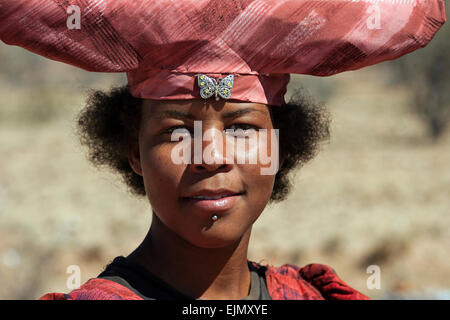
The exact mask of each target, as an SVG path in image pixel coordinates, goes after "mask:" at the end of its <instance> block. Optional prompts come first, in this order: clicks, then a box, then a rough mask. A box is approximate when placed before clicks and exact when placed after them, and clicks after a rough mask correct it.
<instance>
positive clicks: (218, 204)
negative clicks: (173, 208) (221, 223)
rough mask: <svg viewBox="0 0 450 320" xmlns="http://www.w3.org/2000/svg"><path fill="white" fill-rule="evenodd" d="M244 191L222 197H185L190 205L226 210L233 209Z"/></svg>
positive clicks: (212, 209)
mask: <svg viewBox="0 0 450 320" xmlns="http://www.w3.org/2000/svg"><path fill="white" fill-rule="evenodd" d="M241 195H242V193H239V194H234V195H227V196H224V197H222V198H220V199H198V198H184V199H185V200H186V201H187V203H188V204H189V205H192V206H194V207H197V208H198V209H202V210H205V211H224V210H229V209H231V208H232V207H233V206H234V205H235V204H236V201H237V200H238V199H239V197H240V196H241Z"/></svg>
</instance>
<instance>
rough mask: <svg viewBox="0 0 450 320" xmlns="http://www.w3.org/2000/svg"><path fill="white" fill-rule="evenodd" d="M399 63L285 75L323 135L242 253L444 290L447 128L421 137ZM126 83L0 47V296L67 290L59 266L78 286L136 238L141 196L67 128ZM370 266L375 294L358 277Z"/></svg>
mask: <svg viewBox="0 0 450 320" xmlns="http://www.w3.org/2000/svg"><path fill="white" fill-rule="evenodd" d="M445 27H448V26H445ZM447 34H448V33H447ZM436 39H437V38H436ZM438 40H439V41H446V42H448V40H449V39H448V37H447V38H443V37H442V38H441V39H437V40H436V41H438ZM430 46H431V44H430ZM427 50H429V48H428V47H427V48H425V49H422V50H421V51H423V52H421V54H423V56H424V57H425V59H426V57H427ZM430 50H431V49H430ZM415 54H416V53H414V54H413V55H415ZM448 57H449V53H448V52H447V54H446V55H444V58H445V59H447V64H444V66H448ZM402 59H403V58H402ZM396 63H399V62H398V61H393V62H385V63H382V64H380V65H377V66H372V67H369V68H366V69H364V70H359V71H355V72H348V73H345V74H340V75H336V76H333V77H329V78H314V77H309V76H293V77H292V81H291V83H290V85H289V92H292V90H293V89H295V88H296V87H297V86H299V85H303V86H304V87H305V88H306V89H307V90H308V91H309V92H310V93H311V95H312V96H314V97H315V98H316V100H319V101H322V102H324V103H325V104H326V105H327V107H328V109H329V110H330V112H331V114H332V117H333V120H332V131H331V136H332V137H331V140H330V141H329V143H327V144H324V145H323V148H322V151H321V152H320V153H319V155H318V156H317V157H316V158H315V159H314V160H313V161H312V162H310V163H309V164H308V165H306V166H305V167H304V168H302V169H301V170H299V171H298V173H297V174H296V175H295V177H294V178H293V182H294V186H295V187H294V188H293V190H292V193H291V195H290V197H289V198H288V200H286V201H285V202H282V203H280V204H275V205H273V206H271V207H267V208H266V210H265V211H264V212H263V214H262V216H261V218H260V219H259V220H258V221H257V222H256V223H255V225H254V227H253V231H252V240H251V245H250V248H249V258H250V259H253V260H256V261H261V260H262V261H263V262H269V263H272V264H274V265H281V264H284V263H292V264H296V265H299V266H304V265H306V264H308V263H323V264H328V265H330V266H332V267H333V268H334V269H335V270H336V271H337V273H338V274H339V275H340V277H341V278H342V279H344V281H345V282H347V283H348V284H350V285H351V286H353V287H354V288H356V289H358V290H359V291H361V292H363V293H365V294H366V295H368V296H370V297H372V298H374V299H395V298H430V299H449V298H450V255H449V246H450V196H449V195H450V170H449V169H450V130H449V129H448V128H447V129H446V130H444V131H443V133H442V134H441V135H440V137H439V138H438V139H431V138H430V137H429V134H428V129H427V126H426V124H425V122H424V121H423V120H422V119H421V118H420V117H419V116H418V115H417V113H416V112H414V111H413V109H412V108H411V105H412V104H413V103H414V96H413V93H414V90H412V89H411V87H410V86H408V85H407V84H406V82H404V81H398V79H397V80H396V78H395V75H393V72H392V69H393V66H394V65H395V64H396ZM438 69H439V68H438ZM440 72H444V73H449V70H448V69H446V68H443V69H442V68H441V69H440ZM124 83H126V79H125V77H124V75H118V74H108V75H102V74H96V73H88V72H84V71H82V70H78V69H77V68H74V67H70V66H66V65H63V64H61V63H58V62H53V61H49V60H46V59H44V58H41V57H39V56H35V55H33V54H31V53H29V52H26V51H25V50H23V49H20V48H16V47H9V46H6V45H4V44H3V43H0V154H1V157H0V299H36V298H39V297H40V296H42V295H43V294H44V293H47V292H68V291H70V290H69V289H68V288H67V287H66V281H67V279H68V277H69V274H67V273H66V269H67V267H68V266H70V265H78V266H79V267H80V269H81V282H82V283H84V282H85V281H87V280H88V279H89V278H91V277H96V276H97V275H98V273H100V271H101V270H102V269H103V267H104V266H105V265H106V264H107V263H108V262H110V261H111V260H112V259H113V258H114V257H115V256H117V255H127V254H128V253H130V252H131V251H132V250H133V249H134V248H135V247H136V246H137V245H138V244H139V243H140V241H141V240H142V239H143V238H144V236H145V234H146V232H147V230H148V228H149V226H150V223H151V211H150V206H149V204H148V203H147V201H146V200H145V199H142V200H139V199H136V198H134V197H133V196H131V195H129V194H128V193H127V191H126V188H125V187H124V186H123V185H122V183H121V182H120V180H119V179H118V178H117V177H116V176H114V175H112V174H110V173H108V171H106V170H105V171H99V170H97V169H96V168H94V167H92V166H91V165H90V164H89V163H88V162H87V160H86V159H85V154H84V150H83V149H82V148H81V147H80V146H79V145H78V142H77V140H76V137H75V135H74V127H75V123H74V119H75V116H76V114H77V112H78V111H79V110H80V109H81V108H82V106H83V103H84V101H85V97H86V90H87V89H89V88H95V89H108V88H109V87H110V86H111V85H113V84H115V85H118V84H124ZM288 95H289V93H288ZM444 103H446V104H447V105H448V104H450V101H449V100H444ZM370 265H378V266H379V267H380V270H381V288H380V289H369V288H368V287H367V286H366V281H367V279H368V277H369V276H370V274H368V273H367V272H366V270H367V267H368V266H370Z"/></svg>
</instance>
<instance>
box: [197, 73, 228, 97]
mask: <svg viewBox="0 0 450 320" xmlns="http://www.w3.org/2000/svg"><path fill="white" fill-rule="evenodd" d="M233 84H234V75H229V76H226V77H225V78H223V79H219V83H217V80H216V79H214V78H210V77H208V76H205V75H204V74H199V75H198V86H199V87H200V95H201V96H202V98H203V99H208V98H210V97H212V95H214V94H215V95H216V100H217V101H219V97H218V96H217V95H219V96H221V97H222V98H224V99H230V97H231V88H233Z"/></svg>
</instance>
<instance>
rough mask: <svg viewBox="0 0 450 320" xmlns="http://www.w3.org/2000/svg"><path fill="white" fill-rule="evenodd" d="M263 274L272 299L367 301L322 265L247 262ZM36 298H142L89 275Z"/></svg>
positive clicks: (105, 280)
mask: <svg viewBox="0 0 450 320" xmlns="http://www.w3.org/2000/svg"><path fill="white" fill-rule="evenodd" d="M249 262H250V264H251V265H252V266H253V267H254V269H256V270H258V271H259V272H260V273H261V274H264V275H265V279H266V285H267V290H268V293H269V295H270V297H271V299H272V300H324V299H325V300H368V299H370V298H369V297H367V296H366V295H364V294H362V293H361V292H359V291H357V290H355V289H353V288H352V287H350V286H349V285H348V284H346V283H345V282H344V281H343V280H342V279H340V278H339V276H338V275H337V273H336V271H335V270H334V269H333V268H332V267H330V266H328V265H324V264H318V263H311V264H308V265H306V266H304V267H299V266H296V265H293V264H284V265H282V266H279V267H275V266H273V265H271V264H267V265H263V264H260V263H257V262H254V261H249ZM40 300H142V298H141V297H140V296H139V295H137V294H136V293H135V292H133V291H132V290H130V289H129V288H127V287H126V286H124V285H122V284H120V283H119V282H117V281H112V280H110V279H104V278H92V279H89V280H88V281H87V282H86V283H84V284H83V285H82V286H81V287H80V288H79V289H75V290H73V291H71V292H70V293H68V294H66V293H47V294H45V295H44V296H42V297H41V298H40Z"/></svg>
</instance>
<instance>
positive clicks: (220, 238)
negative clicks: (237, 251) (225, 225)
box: [185, 228, 243, 249]
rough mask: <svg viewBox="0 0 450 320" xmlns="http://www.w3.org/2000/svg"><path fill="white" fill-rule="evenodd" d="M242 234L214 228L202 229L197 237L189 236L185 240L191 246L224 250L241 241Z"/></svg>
mask: <svg viewBox="0 0 450 320" xmlns="http://www.w3.org/2000/svg"><path fill="white" fill-rule="evenodd" d="M242 236H243V233H236V232H224V231H221V230H214V228H209V229H203V230H202V231H201V232H199V233H198V234H197V235H195V236H194V235H189V236H188V237H187V238H185V239H186V240H187V241H188V242H189V243H191V244H192V245H194V246H196V247H199V248H205V249H214V248H224V247H229V246H232V245H235V244H237V243H238V242H239V241H240V240H241V239H242Z"/></svg>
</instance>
